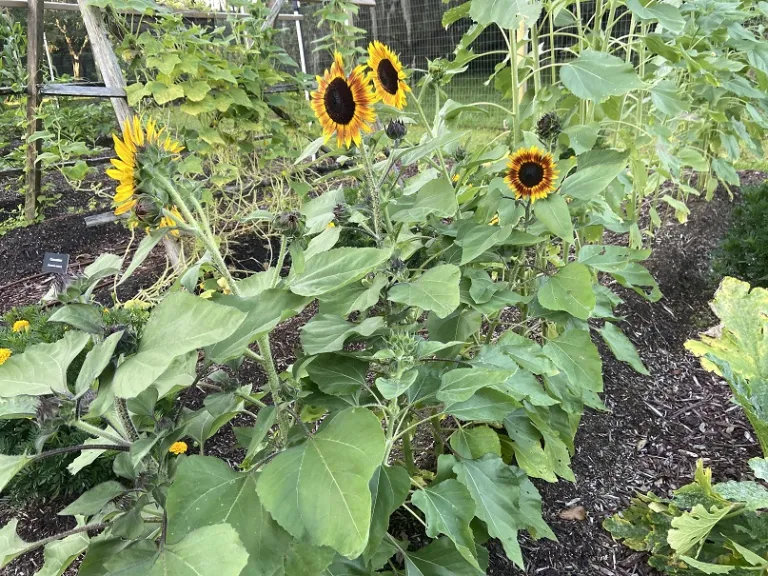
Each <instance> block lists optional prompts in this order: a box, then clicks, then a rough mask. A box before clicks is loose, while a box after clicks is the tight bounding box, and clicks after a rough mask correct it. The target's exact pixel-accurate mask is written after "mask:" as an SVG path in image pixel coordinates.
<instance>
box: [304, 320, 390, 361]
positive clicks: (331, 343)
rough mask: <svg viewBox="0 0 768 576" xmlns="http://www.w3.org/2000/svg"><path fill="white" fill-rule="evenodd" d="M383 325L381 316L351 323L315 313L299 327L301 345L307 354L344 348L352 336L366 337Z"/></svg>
mask: <svg viewBox="0 0 768 576" xmlns="http://www.w3.org/2000/svg"><path fill="white" fill-rule="evenodd" d="M384 327H385V324H384V320H383V319H382V318H381V316H373V317H372V318H366V319H365V320H363V321H362V322H361V323H360V324H353V323H352V322H347V321H346V320H344V318H341V317H339V316H331V315H329V314H317V315H316V316H315V317H314V318H312V320H310V321H309V322H308V323H307V324H306V325H305V326H304V327H303V328H302V329H301V345H302V346H303V347H304V352H305V353H307V354H322V353H324V352H337V351H339V350H341V349H343V348H344V343H345V342H346V341H347V340H348V339H349V338H351V337H352V336H355V335H360V336H364V337H367V336H370V335H372V334H373V333H374V332H376V331H377V330H380V329H382V328H384Z"/></svg>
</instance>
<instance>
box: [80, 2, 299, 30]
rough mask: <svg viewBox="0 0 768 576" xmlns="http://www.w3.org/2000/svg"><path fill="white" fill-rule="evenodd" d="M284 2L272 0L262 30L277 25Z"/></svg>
mask: <svg viewBox="0 0 768 576" xmlns="http://www.w3.org/2000/svg"><path fill="white" fill-rule="evenodd" d="M80 1H82V0H78V2H80ZM283 4H285V0H272V5H271V6H270V7H269V15H268V16H267V19H266V20H264V23H263V24H262V25H261V31H262V32H264V31H265V30H269V29H270V28H272V26H274V25H275V20H277V17H278V16H279V15H280V10H282V9H283Z"/></svg>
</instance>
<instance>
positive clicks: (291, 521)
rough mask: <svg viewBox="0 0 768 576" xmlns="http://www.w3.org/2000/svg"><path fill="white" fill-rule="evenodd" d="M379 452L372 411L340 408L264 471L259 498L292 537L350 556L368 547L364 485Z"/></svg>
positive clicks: (379, 437)
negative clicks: (316, 429)
mask: <svg viewBox="0 0 768 576" xmlns="http://www.w3.org/2000/svg"><path fill="white" fill-rule="evenodd" d="M384 448H385V441H384V432H383V431H382V429H381V423H380V422H379V420H378V419H377V418H376V417H375V416H374V415H373V414H372V413H371V412H369V411H368V410H364V409H348V410H344V411H342V412H340V413H338V414H337V415H335V416H334V417H333V418H332V419H330V421H327V420H326V422H325V423H324V425H323V427H322V428H321V429H320V430H319V431H318V432H317V434H315V435H314V436H312V437H310V438H307V439H306V441H305V442H304V443H303V444H301V445H299V446H295V447H293V448H289V449H288V450H286V451H284V452H282V453H281V454H279V455H278V456H277V457H276V458H275V459H274V460H272V461H271V462H270V463H269V464H267V465H266V466H265V467H264V471H263V472H262V474H261V476H259V479H258V481H257V490H258V494H259V497H260V498H261V501H262V504H263V506H264V507H265V508H266V509H267V510H268V511H269V512H270V514H271V515H272V517H273V518H274V519H275V520H277V522H278V523H279V524H280V525H281V526H282V527H283V528H285V529H286V530H287V531H288V532H290V533H291V534H292V535H293V536H294V537H295V538H298V539H301V540H303V541H308V542H309V543H311V544H313V545H315V546H329V547H331V548H333V549H334V550H336V551H337V552H338V553H339V554H341V555H342V556H346V557H347V558H355V557H357V556H359V555H360V554H362V552H363V551H364V550H365V547H366V544H367V543H368V533H369V530H370V526H371V492H370V489H369V482H370V480H371V478H372V477H373V474H374V472H375V471H376V469H377V467H378V466H379V465H380V464H381V462H382V459H383V457H384Z"/></svg>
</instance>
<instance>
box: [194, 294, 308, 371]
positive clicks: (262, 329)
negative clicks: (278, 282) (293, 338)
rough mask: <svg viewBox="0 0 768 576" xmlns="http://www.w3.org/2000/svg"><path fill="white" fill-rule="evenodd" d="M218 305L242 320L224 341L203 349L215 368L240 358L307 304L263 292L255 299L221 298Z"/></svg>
mask: <svg viewBox="0 0 768 576" xmlns="http://www.w3.org/2000/svg"><path fill="white" fill-rule="evenodd" d="M216 303H217V304H221V305H224V306H230V307H232V308H235V309H237V310H239V311H240V312H243V313H244V314H245V315H246V316H245V320H243V322H242V323H241V324H240V325H239V326H238V327H237V329H236V330H235V331H234V332H233V333H232V334H231V335H230V336H228V337H227V338H225V339H224V340H221V341H220V342H216V343H215V344H213V345H212V346H209V347H207V348H206V349H205V354H206V358H207V359H209V360H211V361H212V362H215V363H217V364H224V363H225V362H227V361H228V360H233V359H236V358H240V357H241V356H242V355H243V354H244V353H245V350H246V348H248V346H249V345H250V344H252V343H253V342H255V341H256V340H257V339H258V338H260V337H261V336H263V335H265V334H268V333H269V331H270V330H272V329H273V328H274V327H275V326H277V325H278V324H279V323H280V322H281V321H282V320H286V319H288V318H290V317H292V316H295V315H296V314H297V313H299V312H300V311H301V310H302V308H303V307H304V306H305V305H306V304H307V303H308V301H307V299H306V298H303V297H301V296H296V295H295V294H291V293H290V292H288V291H287V290H281V289H274V290H265V291H264V292H262V293H261V294H259V295H258V296H256V297H254V298H239V297H237V296H223V297H219V298H217V299H216Z"/></svg>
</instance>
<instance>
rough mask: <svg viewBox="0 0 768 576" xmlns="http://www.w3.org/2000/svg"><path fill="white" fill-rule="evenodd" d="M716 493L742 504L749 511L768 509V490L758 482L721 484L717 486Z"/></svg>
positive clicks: (731, 481)
mask: <svg viewBox="0 0 768 576" xmlns="http://www.w3.org/2000/svg"><path fill="white" fill-rule="evenodd" d="M715 492H717V493H718V494H719V495H720V496H722V497H723V498H725V499H726V500H730V501H731V502H740V503H742V504H744V505H745V507H746V508H747V510H753V511H754V510H761V509H764V508H768V489H766V488H765V487H763V486H762V485H760V484H758V483H757V482H735V481H733V480H729V481H728V482H721V483H720V484H715Z"/></svg>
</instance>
